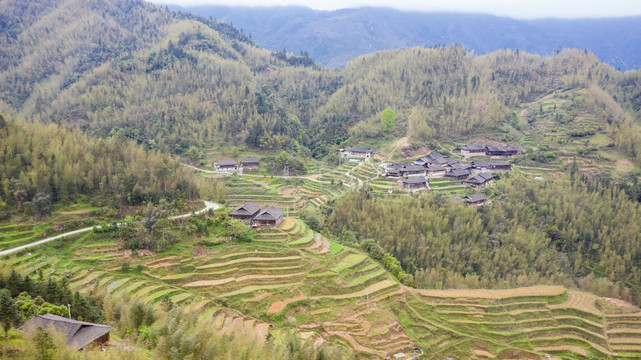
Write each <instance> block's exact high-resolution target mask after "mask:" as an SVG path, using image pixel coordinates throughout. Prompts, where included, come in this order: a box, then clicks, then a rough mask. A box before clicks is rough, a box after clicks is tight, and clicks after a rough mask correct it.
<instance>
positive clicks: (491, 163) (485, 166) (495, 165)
mask: <svg viewBox="0 0 641 360" xmlns="http://www.w3.org/2000/svg"><path fill="white" fill-rule="evenodd" d="M472 165H473V166H474V169H478V170H481V171H483V170H495V171H509V170H511V169H512V165H510V164H508V163H506V162H505V161H503V160H486V161H474V162H473V163H472Z"/></svg>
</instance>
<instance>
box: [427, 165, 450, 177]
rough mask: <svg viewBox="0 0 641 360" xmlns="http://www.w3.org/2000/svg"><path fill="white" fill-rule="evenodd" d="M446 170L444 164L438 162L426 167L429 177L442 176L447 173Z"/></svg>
mask: <svg viewBox="0 0 641 360" xmlns="http://www.w3.org/2000/svg"><path fill="white" fill-rule="evenodd" d="M446 171H447V170H446V169H445V168H444V167H443V166H441V165H438V164H431V165H428V166H427V168H425V174H427V176H429V177H441V176H443V175H445V172H446Z"/></svg>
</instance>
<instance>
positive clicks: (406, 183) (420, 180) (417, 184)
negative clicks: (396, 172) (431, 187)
mask: <svg viewBox="0 0 641 360" xmlns="http://www.w3.org/2000/svg"><path fill="white" fill-rule="evenodd" d="M399 183H400V184H401V187H402V188H403V189H406V190H422V189H427V179H426V178H425V176H412V177H409V178H407V179H403V180H400V181H399Z"/></svg>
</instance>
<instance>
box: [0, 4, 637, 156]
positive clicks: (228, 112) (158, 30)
mask: <svg viewBox="0 0 641 360" xmlns="http://www.w3.org/2000/svg"><path fill="white" fill-rule="evenodd" d="M296 9H297V8H296ZM296 9H294V10H296ZM303 10H304V11H308V10H305V9H303ZM363 11H365V10H363ZM342 13H344V14H345V16H350V14H353V11H348V10H346V11H343V12H342ZM390 14H395V12H393V11H390ZM390 16H391V15H390ZM0 17H1V18H2V22H1V23H2V24H3V25H2V26H3V28H4V29H5V31H3V32H2V34H3V36H2V37H0V46H2V48H3V49H4V50H5V51H3V52H1V53H0V63H2V64H3V66H2V67H1V68H0V110H3V111H4V112H5V113H6V114H8V115H11V116H13V117H16V118H27V119H30V120H33V121H43V122H55V123H60V124H64V125H65V126H69V127H73V128H77V129H80V130H82V131H84V132H86V133H88V134H89V135H93V136H97V137H111V136H114V135H116V134H119V135H120V136H123V137H124V138H128V139H131V140H133V141H136V142H137V143H138V144H140V145H142V146H145V147H146V148H148V149H160V150H163V151H167V152H171V153H173V154H176V155H180V156H184V157H187V156H188V157H189V158H190V159H191V160H192V161H203V159H204V151H205V149H206V148H211V147H214V146H241V147H243V146H244V147H249V148H254V149H260V150H269V151H281V150H286V151H289V152H290V153H292V154H295V155H296V156H299V157H302V158H307V157H316V158H321V157H324V156H325V155H327V154H330V153H333V151H332V147H337V146H341V144H342V143H344V142H345V141H348V140H349V141H351V142H359V141H364V142H372V141H378V142H380V141H393V140H394V139H396V138H400V137H404V136H408V137H410V138H411V140H412V141H414V142H425V141H433V140H444V139H451V138H453V137H466V136H470V135H471V134H478V133H479V132H491V131H496V130H501V129H504V127H505V126H506V125H508V126H509V124H510V121H511V120H510V119H511V118H512V115H511V114H512V112H514V111H522V108H523V107H527V106H530V105H529V104H531V103H533V102H537V101H540V100H541V99H543V98H545V97H547V96H556V95H558V94H559V93H560V92H563V93H564V96H566V95H567V96H569V94H570V93H572V94H574V95H573V96H574V99H575V101H573V102H572V105H571V106H570V105H568V107H567V108H559V109H558V111H556V114H555V115H554V116H556V117H559V118H564V117H565V116H567V117H568V118H570V117H572V118H574V117H576V116H578V115H580V114H587V115H588V116H590V117H593V118H597V119H599V124H600V126H601V128H602V130H603V131H606V130H607V131H610V133H609V134H610V135H609V136H611V137H612V139H613V142H614V145H615V146H617V148H620V149H622V150H623V151H625V153H626V154H628V155H629V156H630V157H632V158H634V160H635V161H639V162H641V154H637V153H638V152H637V151H636V150H635V146H636V145H635V146H632V145H630V144H636V143H639V144H641V138H640V139H637V137H638V136H637V134H638V133H637V132H635V131H622V130H624V129H623V128H622V127H621V126H626V127H633V126H639V125H638V118H639V111H641V110H640V109H641V96H640V94H641V84H640V81H639V78H640V75H639V72H638V71H632V72H628V73H625V74H624V73H621V72H618V71H615V70H614V69H612V68H611V67H609V66H607V65H606V64H604V63H603V62H600V61H599V59H598V58H597V57H595V56H594V55H593V54H591V53H590V52H589V51H581V50H563V51H559V52H555V53H554V54H553V55H551V56H546V57H541V56H537V55H532V54H528V53H525V52H520V51H512V50H501V51H496V52H492V53H490V54H487V55H482V56H479V55H476V54H474V53H471V52H469V51H467V50H465V49H464V48H462V47H457V46H440V47H433V48H420V47H416V48H406V49H397V50H388V51H381V52H377V53H374V54H369V55H366V56H362V57H358V58H355V59H353V60H351V61H350V62H349V63H348V65H347V66H345V68H343V69H341V70H339V71H332V70H326V69H322V68H320V67H319V66H316V65H315V64H314V63H313V61H311V60H310V59H309V58H307V57H306V56H301V57H293V56H290V55H287V54H286V53H283V52H270V51H268V50H265V49H262V48H260V47H258V46H256V45H255V43H254V42H253V41H252V40H251V39H250V38H249V37H248V36H247V35H245V34H244V32H243V31H241V30H239V29H237V28H235V27H234V26H232V25H230V24H228V23H226V22H223V21H220V20H214V19H208V18H205V17H200V16H197V15H193V14H187V13H179V12H175V11H172V10H167V9H165V8H161V7H157V6H154V5H152V4H149V3H145V2H143V1H137V0H111V1H107V2H85V1H78V0H65V1H54V0H36V1H30V2H28V3H24V2H22V1H17V0H2V6H0ZM290 17H295V16H294V15H291V14H290V15H288V18H290ZM265 18H268V16H266V17H265ZM80 19H82V20H80ZM272 21H277V20H272ZM354 24H357V23H356V22H355V23H354ZM301 25H304V24H301ZM372 26H373V24H372ZM392 30H393V29H389V32H390V33H391V34H394V32H393V31H392ZM354 31H356V32H358V33H361V34H367V31H365V30H359V29H354ZM452 31H454V30H452ZM503 32H506V33H508V32H510V31H508V29H504V30H503ZM363 36H365V35H363ZM368 36H369V35H368ZM328 41H329V40H328ZM555 94H556V95H555ZM579 96H580V99H583V101H581V102H579V101H576V99H577V98H579ZM387 107H390V108H391V109H392V110H394V111H395V112H396V113H397V115H398V120H397V125H396V126H395V127H394V129H392V130H391V131H389V132H384V131H382V129H381V127H380V120H379V116H380V113H381V112H382V111H383V110H384V109H385V108H387ZM556 124H557V125H560V122H559V121H557V122H556ZM577 126H578V125H577ZM626 129H627V128H626ZM502 131H504V130H502ZM613 134H614V135H613ZM526 135H529V134H526ZM512 136H514V138H515V139H518V137H517V135H516V134H514V135H512ZM639 146H641V145H639ZM637 157H638V159H637Z"/></svg>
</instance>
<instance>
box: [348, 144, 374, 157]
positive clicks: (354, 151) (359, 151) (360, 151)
mask: <svg viewBox="0 0 641 360" xmlns="http://www.w3.org/2000/svg"><path fill="white" fill-rule="evenodd" d="M374 153H376V152H375V151H374V150H372V149H370V148H364V147H353V148H351V149H349V150H347V157H356V158H364V159H367V158H369V157H371V156H372V155H374Z"/></svg>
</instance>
